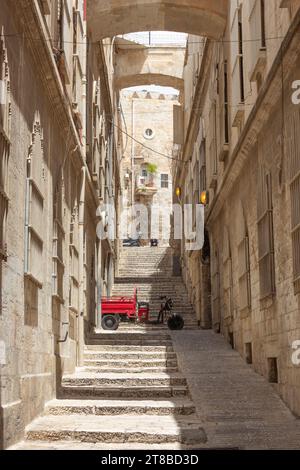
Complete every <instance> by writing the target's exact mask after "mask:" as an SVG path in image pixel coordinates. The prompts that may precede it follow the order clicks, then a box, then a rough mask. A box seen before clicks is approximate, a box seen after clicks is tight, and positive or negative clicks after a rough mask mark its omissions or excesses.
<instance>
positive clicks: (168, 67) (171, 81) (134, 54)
mask: <svg viewBox="0 0 300 470" xmlns="http://www.w3.org/2000/svg"><path fill="white" fill-rule="evenodd" d="M116 45H117V53H116V56H115V69H114V85H115V87H116V88H117V89H119V90H120V89H122V88H129V87H132V86H136V85H159V86H166V87H172V88H175V89H178V90H182V89H183V79H182V73H183V67H184V58H185V48H184V47H180V46H179V47H178V46H177V47H175V46H165V47H162V46H160V47H146V46H143V45H141V44H136V43H134V42H131V41H126V40H123V39H120V38H117V41H116Z"/></svg>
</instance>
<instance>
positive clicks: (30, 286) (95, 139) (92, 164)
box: [0, 0, 119, 447]
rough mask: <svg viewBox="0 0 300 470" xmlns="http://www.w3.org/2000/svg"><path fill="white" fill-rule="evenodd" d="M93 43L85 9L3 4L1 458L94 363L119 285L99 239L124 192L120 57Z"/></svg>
mask: <svg viewBox="0 0 300 470" xmlns="http://www.w3.org/2000/svg"><path fill="white" fill-rule="evenodd" d="M89 42H90V39H89V37H88V35H87V31H86V17H85V9H84V1H83V0H74V1H73V0H66V1H62V0H54V1H51V2H50V1H49V0H34V1H27V0H24V1H23V0H19V1H18V2H15V1H12V0H4V1H1V15H0V84H1V86H0V105H1V108H0V158H1V165H0V171H1V179H0V184H1V191H0V257H1V261H0V263H1V266H0V268H1V277H0V282H1V291H0V292H1V312H0V368H1V376H0V381H1V389H0V436H1V438H0V439H1V442H0V446H1V447H7V446H9V445H10V444H12V443H14V442H16V441H18V440H19V439H21V438H22V436H23V433H24V428H25V426H26V425H27V424H28V423H29V422H30V421H32V419H33V418H35V417H36V416H37V415H38V414H40V413H41V412H42V410H43V408H44V403H45V402H46V401H47V400H49V399H51V398H53V397H55V396H56V391H57V387H58V384H59V383H60V380H61V376H62V374H63V373H66V372H72V371H73V370H74V367H75V366H76V365H78V364H80V363H81V362H82V351H83V341H84V335H85V334H87V333H88V331H90V330H91V329H92V328H94V327H95V326H96V324H97V313H98V309H97V305H98V302H97V300H99V298H100V295H101V293H103V292H105V293H106V292H109V289H110V286H111V283H112V277H113V269H114V260H115V258H116V251H115V247H114V246H112V245H111V244H110V243H109V242H107V241H106V240H103V241H99V240H98V238H97V236H96V228H97V223H98V222H99V217H97V216H96V211H97V209H98V207H99V204H100V205H101V204H102V203H105V202H107V201H108V200H109V199H110V200H111V199H112V196H113V194H118V192H119V180H118V176H117V175H118V174H119V171H118V165H119V157H118V153H117V145H116V140H115V138H116V136H115V131H114V128H113V126H112V123H111V120H112V116H113V105H112V101H113V94H112V85H111V77H112V73H111V67H112V63H111V62H112V59H111V56H112V53H111V49H112V46H111V45H110V43H105V41H103V42H100V43H98V44H97V47H91V46H90V45H89V46H88V43H89ZM87 50H88V52H87ZM87 59H88V67H87ZM86 109H89V110H90V112H88V113H87V112H86ZM87 130H88V131H87Z"/></svg>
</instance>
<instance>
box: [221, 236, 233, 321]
mask: <svg viewBox="0 0 300 470" xmlns="http://www.w3.org/2000/svg"><path fill="white" fill-rule="evenodd" d="M223 272H224V274H223V286H224V318H228V317H230V316H231V315H232V314H233V273H232V257H231V248H230V239H229V231H228V229H227V227H226V228H225V230H224V238H223Z"/></svg>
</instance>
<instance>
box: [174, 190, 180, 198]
mask: <svg viewBox="0 0 300 470" xmlns="http://www.w3.org/2000/svg"><path fill="white" fill-rule="evenodd" d="M175 193H176V196H177V197H180V196H181V188H176V191H175Z"/></svg>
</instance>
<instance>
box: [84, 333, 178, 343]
mask: <svg viewBox="0 0 300 470" xmlns="http://www.w3.org/2000/svg"><path fill="white" fill-rule="evenodd" d="M89 339H91V340H98V339H99V340H103V339H109V340H110V339H122V340H130V341H131V340H151V341H153V340H159V341H162V340H168V341H169V340H170V339H171V336H170V334H167V333H159V332H158V333H157V334H154V333H139V332H136V333H123V332H119V331H107V332H101V333H98V334H97V333H94V334H92V335H90V337H89Z"/></svg>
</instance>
